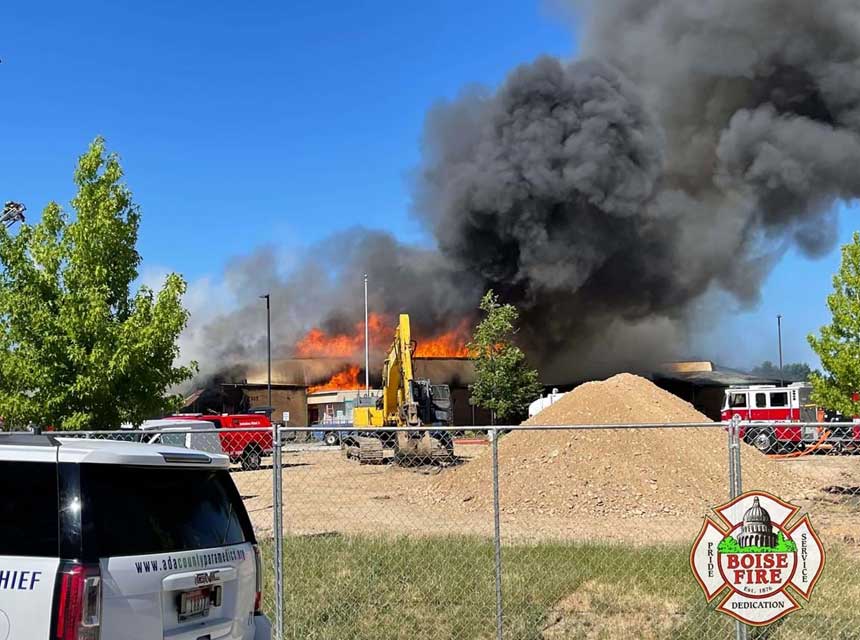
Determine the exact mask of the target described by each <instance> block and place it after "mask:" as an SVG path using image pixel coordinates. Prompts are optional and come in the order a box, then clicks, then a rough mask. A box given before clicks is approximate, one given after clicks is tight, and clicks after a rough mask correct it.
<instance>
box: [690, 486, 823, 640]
mask: <svg viewBox="0 0 860 640" xmlns="http://www.w3.org/2000/svg"><path fill="white" fill-rule="evenodd" d="M714 511H715V512H716V514H717V516H718V517H717V519H712V518H710V517H705V522H704V524H703V525H702V530H701V532H700V533H699V536H698V537H697V538H696V542H695V543H694V544H693V549H692V551H690V566H691V567H692V569H693V574H694V575H695V576H696V580H697V581H698V583H699V586H701V587H702V591H704V592H705V598H707V600H708V602H711V601H712V600H714V598H716V597H717V596H719V595H720V594H721V593H725V595H724V596H723V598H722V600H721V601H720V603H719V605H718V606H717V611H722V612H723V613H725V614H727V615H730V616H732V617H733V618H735V619H737V620H740V621H741V622H744V623H746V624H750V625H756V626H761V625H767V624H771V623H772V622H775V621H776V620H779V619H780V618H782V617H783V616H786V615H788V614H789V613H791V612H792V611H797V610H798V609H800V604H799V599H798V596H799V598H802V599H803V600H807V601H808V600H809V599H810V597H811V596H812V590H813V588H814V587H815V583H816V582H818V578H819V577H820V576H821V571H822V569H823V568H824V548H823V547H822V546H821V540H820V539H819V538H818V535H817V534H816V533H815V531H814V530H813V528H812V525H811V524H810V522H809V517H808V516H803V517H802V518H800V519H799V520H797V521H796V522H795V523H794V524H791V523H790V521H791V520H792V518H794V516H796V515H797V513H798V511H800V509H799V508H798V507H796V506H794V505H792V504H789V503H787V502H783V501H782V500H780V499H779V498H777V497H775V496H772V495H770V494H768V493H765V492H763V491H749V492H747V493H744V494H743V495H741V496H738V497H737V498H735V499H734V500H732V501H731V502H728V503H726V504H724V505H722V506H720V507H716V508H715V509H714Z"/></svg>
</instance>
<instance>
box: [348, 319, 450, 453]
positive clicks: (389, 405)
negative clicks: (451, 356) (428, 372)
mask: <svg viewBox="0 0 860 640" xmlns="http://www.w3.org/2000/svg"><path fill="white" fill-rule="evenodd" d="M415 347H416V343H415V341H414V340H412V335H411V331H410V327H409V316H408V315H406V314H401V315H400V321H399V323H398V325H397V329H396V330H395V332H394V343H393V344H392V345H391V349H390V350H389V352H388V356H387V358H386V359H385V363H384V364H383V366H382V395H381V397H379V398H370V397H368V398H361V399H360V400H359V402H358V403H357V405H356V407H355V408H354V409H353V412H352V419H353V426H354V427H355V431H354V432H353V433H350V434H347V435H345V436H344V437H343V438H342V440H341V449H342V450H343V453H344V455H346V457H347V458H352V459H356V460H358V461H359V462H361V463H363V464H381V463H382V462H383V461H384V460H385V452H386V451H387V450H393V451H394V459H395V461H396V462H397V463H398V464H403V465H407V466H408V465H416V464H446V463H448V462H451V461H453V459H454V441H453V438H452V435H451V432H450V431H439V430H433V429H417V427H422V426H427V427H432V426H446V427H447V426H450V425H451V424H453V411H452V406H451V389H450V388H449V387H448V385H441V384H432V383H431V382H430V380H416V379H415V376H414V373H413V369H412V354H413V353H414V351H415ZM380 427H396V429H391V430H387V431H381V430H379V429H380ZM407 427H409V429H407Z"/></svg>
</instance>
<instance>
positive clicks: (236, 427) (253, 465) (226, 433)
mask: <svg viewBox="0 0 860 640" xmlns="http://www.w3.org/2000/svg"><path fill="white" fill-rule="evenodd" d="M173 417H175V418H182V419H184V420H205V421H206V422H211V423H212V424H213V425H215V428H216V429H218V430H219V434H218V435H219V437H220V439H221V450H222V451H223V452H224V453H225V454H227V455H228V456H230V462H234V463H235V462H238V463H240V464H241V465H242V468H243V469H245V470H246V471H254V470H256V469H259V468H260V464H261V461H262V458H263V456H270V455H272V448H273V440H272V434H271V432H270V431H245V429H271V428H272V422H271V421H270V420H269V418H268V416H266V415H263V414H257V413H248V414H226V413H219V414H211V415H210V414H202V413H177V414H176V415H175V416H173Z"/></svg>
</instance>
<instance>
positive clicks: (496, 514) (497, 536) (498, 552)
mask: <svg viewBox="0 0 860 640" xmlns="http://www.w3.org/2000/svg"><path fill="white" fill-rule="evenodd" d="M490 437H491V438H492V439H493V443H492V446H493V527H494V531H493V543H494V546H495V574H496V640H502V630H503V624H502V526H501V521H500V507H499V430H498V429H496V428H493V429H492V431H490Z"/></svg>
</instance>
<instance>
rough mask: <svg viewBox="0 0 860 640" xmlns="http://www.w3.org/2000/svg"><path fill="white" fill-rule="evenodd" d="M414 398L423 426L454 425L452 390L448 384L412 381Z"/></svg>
mask: <svg viewBox="0 0 860 640" xmlns="http://www.w3.org/2000/svg"><path fill="white" fill-rule="evenodd" d="M412 398H413V399H414V400H415V402H416V403H417V404H418V417H419V418H420V419H421V424H426V425H443V426H446V427H447V426H450V425H452V424H453V423H454V419H453V418H454V416H453V415H452V411H451V389H450V388H449V387H448V385H446V384H431V383H430V381H429V380H413V381H412Z"/></svg>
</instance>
